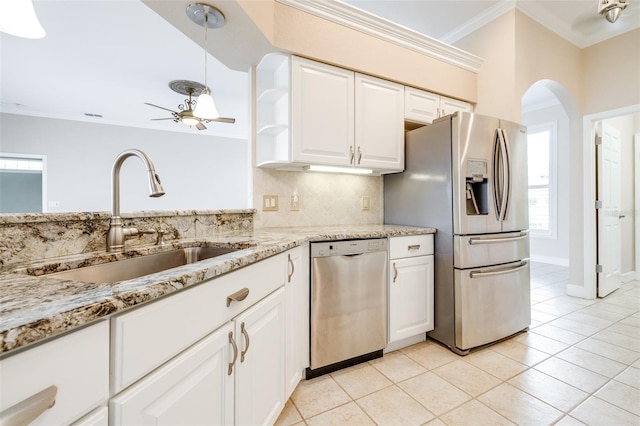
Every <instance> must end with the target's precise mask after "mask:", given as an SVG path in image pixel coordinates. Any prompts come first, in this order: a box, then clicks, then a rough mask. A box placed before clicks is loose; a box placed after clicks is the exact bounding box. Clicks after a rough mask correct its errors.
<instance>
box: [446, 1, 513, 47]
mask: <svg viewBox="0 0 640 426" xmlns="http://www.w3.org/2000/svg"><path fill="white" fill-rule="evenodd" d="M518 4H519V3H518ZM515 7H516V0H500V1H499V2H498V3H496V4H495V5H494V6H492V7H490V8H488V9H486V10H485V11H484V12H482V13H481V14H478V15H476V16H474V17H473V18H472V19H470V20H469V21H467V22H465V23H464V24H463V25H460V26H459V27H457V28H454V29H453V30H451V31H449V32H448V33H446V34H445V35H443V36H442V38H441V39H442V41H443V42H445V43H449V44H453V43H455V42H457V41H458V40H461V39H463V38H464V37H466V36H468V35H469V34H471V33H473V32H474V31H477V30H479V29H480V28H482V27H484V26H485V25H487V24H488V23H490V22H491V21H493V20H494V19H496V18H498V17H500V16H502V15H504V14H505V13H507V12H509V11H510V10H512V9H515Z"/></svg>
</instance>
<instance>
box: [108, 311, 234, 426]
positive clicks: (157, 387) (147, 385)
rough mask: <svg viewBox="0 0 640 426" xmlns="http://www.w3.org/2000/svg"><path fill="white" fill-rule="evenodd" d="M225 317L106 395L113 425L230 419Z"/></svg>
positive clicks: (230, 329)
mask: <svg viewBox="0 0 640 426" xmlns="http://www.w3.org/2000/svg"><path fill="white" fill-rule="evenodd" d="M233 338H234V335H233V325H232V324H231V323H228V324H227V325H225V326H223V327H221V328H220V329H218V330H216V331H215V332H213V333H211V334H210V335H209V336H207V337H205V338H204V339H203V340H201V341H200V342H198V343H196V344H195V345H194V346H193V347H191V348H189V349H188V350H186V351H184V352H183V353H181V354H180V355H178V356H177V357H176V358H174V359H172V360H171V361H170V362H168V363H167V364H165V365H163V366H162V367H160V368H159V369H158V370H157V371H154V372H153V373H152V374H150V375H148V376H146V377H145V378H143V379H142V380H140V381H139V382H138V383H136V384H135V385H133V386H132V387H130V388H129V389H127V390H125V391H124V392H122V393H120V394H119V395H117V396H115V397H114V398H112V399H111V401H110V422H111V424H112V425H177V424H180V425H204V424H216V425H222V424H224V425H231V424H233V418H234V417H233V416H234V412H233V410H234V400H233V395H234V376H233V374H229V364H230V362H231V361H230V359H229V358H230V355H229V353H230V346H231V345H230V339H233Z"/></svg>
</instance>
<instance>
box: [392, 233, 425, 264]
mask: <svg viewBox="0 0 640 426" xmlns="http://www.w3.org/2000/svg"><path fill="white" fill-rule="evenodd" d="M429 254H433V235H409V236H406V237H391V238H389V257H390V258H391V259H400V258H404V257H415V256H426V255H429Z"/></svg>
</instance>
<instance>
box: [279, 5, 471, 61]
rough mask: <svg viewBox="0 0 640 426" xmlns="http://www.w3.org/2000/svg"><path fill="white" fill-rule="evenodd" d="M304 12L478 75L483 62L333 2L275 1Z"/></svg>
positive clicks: (449, 46) (368, 14)
mask: <svg viewBox="0 0 640 426" xmlns="http://www.w3.org/2000/svg"><path fill="white" fill-rule="evenodd" d="M276 1H277V2H278V3H281V4H284V5H286V6H291V7H293V8H296V9H298V10H301V11H303V12H306V13H309V14H312V15H315V16H318V17H320V18H323V19H326V20H328V21H331V22H334V23H336V24H340V25H343V26H345V27H348V28H351V29H354V30H356V31H360V32H362V33H364V34H367V35H370V36H372V37H376V38H378V39H381V40H384V41H387V42H389V43H393V44H395V45H397V46H400V47H403V48H405V49H409V50H413V51H414V52H418V53H420V54H423V55H426V56H430V57H432V58H435V59H438V60H440V61H443V62H445V63H448V64H451V65H455V66H457V67H460V68H463V69H466V70H468V71H472V72H474V73H478V71H479V70H480V65H482V58H480V57H478V56H475V55H473V54H471V53H469V52H465V51H464V50H462V49H458V48H457V47H454V46H451V45H449V44H446V43H443V42H441V41H439V40H436V39H434V38H431V37H428V36H425V35H424V34H420V33H418V32H416V31H414V30H411V29H409V28H406V27H403V26H402V25H398V24H396V23H393V22H391V21H389V20H387V19H384V18H380V17H378V16H375V15H373V14H371V13H369V12H365V11H363V10H360V9H358V8H356V7H354V6H351V5H349V4H346V3H342V2H340V1H336V0H276Z"/></svg>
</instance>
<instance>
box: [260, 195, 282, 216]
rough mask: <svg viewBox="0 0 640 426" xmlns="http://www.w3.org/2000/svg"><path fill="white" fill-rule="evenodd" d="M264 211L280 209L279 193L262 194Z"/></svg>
mask: <svg viewBox="0 0 640 426" xmlns="http://www.w3.org/2000/svg"><path fill="white" fill-rule="evenodd" d="M262 211H263V212H277V211H278V196H277V195H263V196H262Z"/></svg>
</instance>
